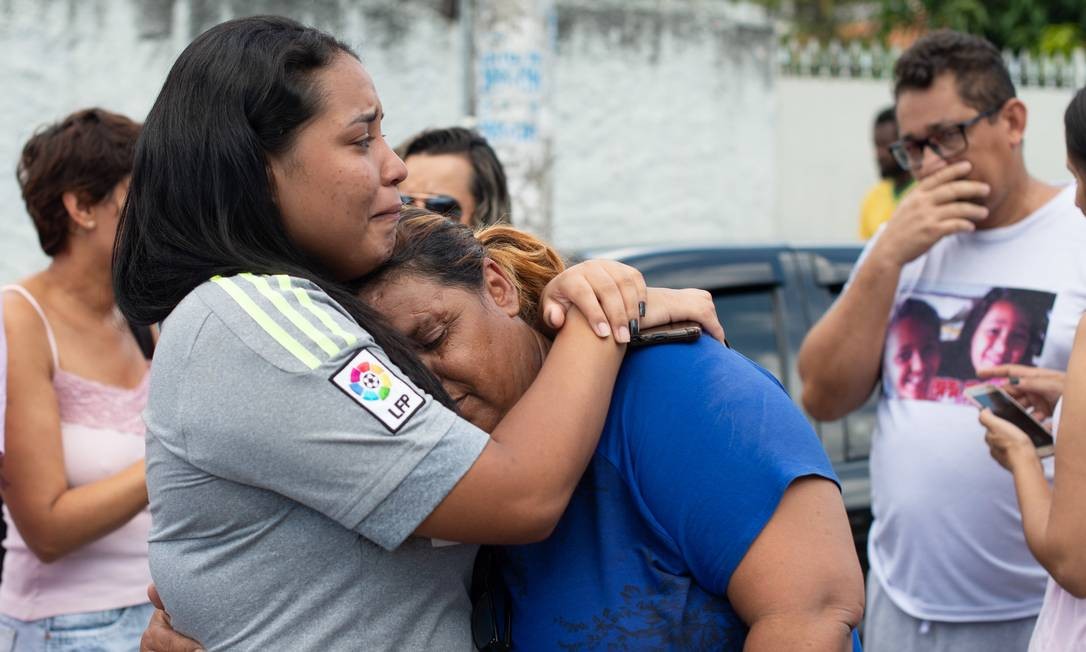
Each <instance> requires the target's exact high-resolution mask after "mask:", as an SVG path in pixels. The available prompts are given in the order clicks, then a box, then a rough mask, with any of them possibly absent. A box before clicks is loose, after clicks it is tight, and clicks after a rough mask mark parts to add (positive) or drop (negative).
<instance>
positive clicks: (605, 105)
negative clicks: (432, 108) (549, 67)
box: [553, 3, 776, 249]
mask: <svg viewBox="0 0 1086 652" xmlns="http://www.w3.org/2000/svg"><path fill="white" fill-rule="evenodd" d="M580 4H581V5H583V6H580V7H574V6H571V3H564V4H562V5H561V11H560V14H559V29H558V56H557V58H556V59H557V63H556V65H557V71H556V73H555V75H556V87H557V91H556V94H555V95H556V96H555V98H554V123H555V124H554V134H555V135H554V162H555V165H554V171H553V175H554V206H555V213H554V231H553V237H554V241H555V243H556V244H558V245H559V246H561V247H563V248H566V249H574V248H580V247H587V246H602V245H613V244H616V243H625V244H635V243H636V244H641V243H654V244H655V243H673V242H683V243H691V242H699V241H715V240H733V241H735V240H750V239H768V238H773V237H776V233H775V232H776V229H775V227H774V225H773V223H772V219H771V217H772V206H773V188H774V186H775V181H774V178H773V157H774V152H773V77H774V75H773V70H772V61H773V58H772V56H771V55H772V48H771V44H772V40H773V37H772V35H771V34H770V32H769V30H768V28H767V27H766V26H765V23H764V17H763V16H761V15H760V14H759V13H758V12H754V11H747V10H745V9H744V8H743V7H741V6H736V5H735V4H733V3H716V4H715V5H712V6H707V5H708V3H702V4H697V5H695V6H693V7H690V8H685V9H674V8H673V9H672V10H670V11H667V10H653V11H648V10H641V11H636V10H630V9H629V8H624V9H623V10H621V11H620V10H618V9H598V8H595V7H591V6H589V3H580Z"/></svg>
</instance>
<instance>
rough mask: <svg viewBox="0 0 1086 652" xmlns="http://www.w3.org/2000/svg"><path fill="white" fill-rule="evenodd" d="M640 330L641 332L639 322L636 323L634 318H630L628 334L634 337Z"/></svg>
mask: <svg viewBox="0 0 1086 652" xmlns="http://www.w3.org/2000/svg"><path fill="white" fill-rule="evenodd" d="M640 332H641V324H640V323H638V321H637V320H636V319H631V320H630V334H631V335H633V336H634V337H637V335H638V334H639V333H640Z"/></svg>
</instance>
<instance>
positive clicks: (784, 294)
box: [577, 245, 875, 572]
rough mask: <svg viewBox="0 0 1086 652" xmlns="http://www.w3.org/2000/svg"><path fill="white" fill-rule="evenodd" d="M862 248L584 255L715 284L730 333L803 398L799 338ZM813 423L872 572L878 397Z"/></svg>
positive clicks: (668, 282)
mask: <svg viewBox="0 0 1086 652" xmlns="http://www.w3.org/2000/svg"><path fill="white" fill-rule="evenodd" d="M859 254H860V247H858V246H852V247H848V246H842V247H789V246H727V245H722V246H707V247H690V248H660V247H656V248H630V249H610V250H595V251H591V252H587V253H585V254H583V255H580V256H577V258H578V259H585V258H611V259H615V260H620V261H622V262H624V263H626V264H628V265H632V266H633V267H636V268H637V269H639V270H641V273H642V274H644V276H645V280H646V281H647V282H648V284H649V285H653V286H657V287H670V288H689V287H696V288H702V289H704V290H708V291H709V292H711V293H712V295H713V301H714V303H715V304H716V309H717V314H718V315H719V317H720V321H721V323H723V324H724V328H725V330H727V333H728V341H729V342H730V343H731V344H732V346H734V347H735V348H736V349H738V350H739V351H740V352H742V353H743V354H744V355H746V356H747V357H748V358H750V359H752V360H754V361H755V362H757V363H758V364H760V365H762V366H763V367H765V368H766V369H768V370H769V371H770V372H771V373H773V375H774V376H776V377H777V378H779V379H780V381H781V383H782V384H783V385H784V387H785V389H787V390H788V393H789V394H790V395H791V396H792V397H793V399H794V400H796V402H797V403H798V402H799V393H800V380H799V375H798V373H797V372H796V354H797V353H798V351H799V346H800V344H801V343H802V341H803V337H804V335H806V333H807V331H808V329H810V327H811V326H812V325H813V324H814V323H815V322H816V321H817V320H818V318H819V317H821V316H822V314H823V313H824V312H825V311H826V310H827V309H828V308H829V307H830V304H831V303H832V302H833V300H834V299H835V298H836V297H837V295H838V294H840V292H841V289H842V287H844V284H845V281H846V280H847V279H848V274H849V271H850V270H851V269H852V266H853V264H854V263H855V262H856V258H857V257H858V256H859ZM808 418H810V417H809V415H808ZM811 423H812V425H814V428H815V430H816V431H817V432H818V436H819V437H820V438H821V439H822V444H823V446H825V448H826V452H827V453H828V454H829V457H830V460H831V461H832V462H833V466H834V469H836V471H837V474H838V476H839V477H840V478H841V484H842V487H843V491H844V499H845V508H846V509H847V510H848V517H849V521H850V523H851V525H852V534H853V537H854V538H855V540H856V551H857V553H858V554H859V556H860V561H861V563H862V564H863V567H864V571H865V572H866V570H867V531H868V528H869V527H870V525H871V486H870V481H869V478H868V465H867V456H868V451H869V450H870V446H871V432H872V430H873V429H874V425H875V405H874V400H873V399H872V400H870V401H868V403H867V405H865V406H864V407H863V408H862V409H861V410H858V411H856V412H854V413H852V414H851V415H849V416H848V417H846V418H844V419H841V420H839V421H816V420H814V419H811Z"/></svg>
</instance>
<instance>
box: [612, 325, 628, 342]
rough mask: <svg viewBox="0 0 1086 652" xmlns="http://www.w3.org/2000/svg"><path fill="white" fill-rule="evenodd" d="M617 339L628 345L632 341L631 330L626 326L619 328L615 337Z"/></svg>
mask: <svg viewBox="0 0 1086 652" xmlns="http://www.w3.org/2000/svg"><path fill="white" fill-rule="evenodd" d="M615 339H616V340H618V341H619V342H620V343H622V344H626V343H627V342H629V341H630V329H628V328H626V327H625V326H619V327H618V335H616V336H615Z"/></svg>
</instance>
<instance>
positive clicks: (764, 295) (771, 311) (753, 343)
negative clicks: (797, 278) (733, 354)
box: [713, 287, 785, 382]
mask: <svg viewBox="0 0 1086 652" xmlns="http://www.w3.org/2000/svg"><path fill="white" fill-rule="evenodd" d="M713 303H714V304H715V305H716V314H717V316H718V317H719V318H720V323H722V324H724V329H725V330H726V331H727V333H728V342H729V343H730V344H731V345H732V347H734V348H735V349H736V350H738V351H739V352H740V353H742V354H743V355H745V356H747V357H748V358H750V359H751V360H753V361H755V362H757V363H758V364H759V365H761V366H762V367H764V368H765V369H766V370H767V371H769V373H771V374H773V375H774V376H776V377H777V378H778V379H784V378H785V374H784V360H783V359H782V357H781V351H780V345H779V341H780V340H779V333H780V327H779V320H778V319H777V310H776V298H775V296H774V292H773V288H772V287H766V288H744V289H738V290H736V289H729V290H724V291H717V292H714V293H713ZM782 382H783V381H782Z"/></svg>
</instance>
